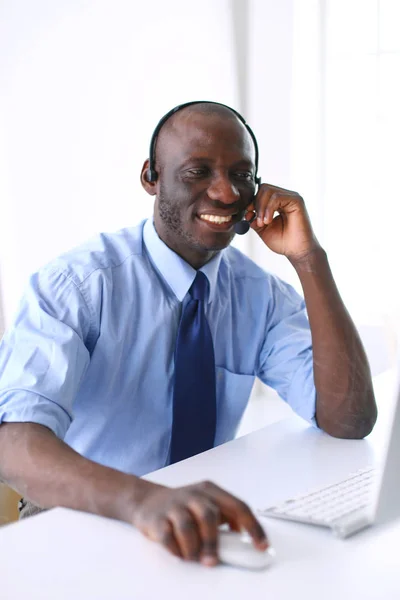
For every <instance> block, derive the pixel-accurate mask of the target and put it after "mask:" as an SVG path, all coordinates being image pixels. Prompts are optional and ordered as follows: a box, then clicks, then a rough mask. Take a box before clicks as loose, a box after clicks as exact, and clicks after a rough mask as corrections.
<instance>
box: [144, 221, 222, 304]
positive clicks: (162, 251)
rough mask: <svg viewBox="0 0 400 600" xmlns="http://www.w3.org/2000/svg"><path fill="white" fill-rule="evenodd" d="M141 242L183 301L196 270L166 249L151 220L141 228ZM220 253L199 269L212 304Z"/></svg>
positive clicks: (174, 291)
mask: <svg viewBox="0 0 400 600" xmlns="http://www.w3.org/2000/svg"><path fill="white" fill-rule="evenodd" d="M143 240H144V243H145V245H146V248H147V251H148V253H149V255H150V258H151V260H152V261H153V263H154V265H155V267H156V268H157V269H158V271H159V272H160V274H161V275H162V277H163V278H164V279H165V281H166V282H167V283H168V285H169V287H170V288H171V290H172V291H173V293H174V294H175V296H176V297H177V298H178V300H179V301H180V302H182V300H183V299H184V297H185V296H186V294H187V293H188V291H189V288H190V286H191V285H192V283H193V281H194V278H195V277H196V272H197V271H196V270H195V269H193V267H191V266H190V265H189V264H188V263H187V262H186V261H184V260H183V258H181V257H180V256H179V255H178V254H176V252H174V251H173V250H171V248H168V246H167V245H166V244H164V242H163V241H162V240H161V239H160V238H159V237H158V233H157V231H156V229H155V227H154V222H153V219H148V220H147V221H146V223H145V224H144V228H143ZM221 258H222V252H218V254H216V255H215V256H214V257H213V258H212V259H211V260H210V261H208V263H206V264H205V265H204V267H202V268H201V269H200V271H203V273H204V274H205V275H206V277H207V279H208V281H209V284H210V294H209V296H208V302H212V300H213V298H214V295H215V291H216V287H217V278H218V269H219V265H220V262H221Z"/></svg>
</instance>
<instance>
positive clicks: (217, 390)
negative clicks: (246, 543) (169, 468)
mask: <svg viewBox="0 0 400 600" xmlns="http://www.w3.org/2000/svg"><path fill="white" fill-rule="evenodd" d="M254 142H255V140H254V139H253V138H252V135H251V134H250V133H249V130H248V129H247V128H246V126H245V125H244V124H243V122H242V121H241V119H240V118H238V116H237V115H236V114H235V113H234V112H233V111H232V110H230V109H229V108H227V107H223V106H221V105H218V104H213V103H195V104H191V105H190V106H185V107H184V108H181V109H180V110H178V111H176V112H175V113H174V114H172V115H171V116H170V117H169V118H168V119H167V120H166V121H165V122H163V124H162V127H161V128H160V130H159V131H158V136H157V138H156V147H155V148H154V153H155V155H154V156H151V157H150V159H151V161H152V163H155V164H150V162H149V160H146V161H145V163H144V165H143V169H142V173H141V181H142V185H143V187H144V189H145V190H146V191H147V192H148V193H149V194H150V195H152V196H155V209H154V224H153V221H152V220H148V221H147V222H145V223H144V224H143V223H142V224H140V225H139V226H138V227H135V228H132V229H126V230H123V231H121V232H118V233H117V234H114V235H102V236H100V237H99V238H97V239H96V240H94V241H92V242H90V243H89V244H88V245H86V246H83V247H82V248H80V249H78V250H75V251H73V252H70V253H68V254H67V255H65V256H63V257H61V258H60V259H58V260H57V261H54V262H53V263H52V264H51V265H49V266H47V267H46V268H44V269H42V270H41V271H40V272H39V273H38V274H36V275H34V276H33V277H32V280H31V284H30V289H29V290H28V292H27V294H26V296H25V298H24V300H23V302H22V305H21V308H20V312H19V315H18V316H17V318H16V321H15V323H14V325H13V327H12V328H11V329H10V331H9V332H8V334H7V335H6V336H5V338H4V340H3V347H2V350H1V355H0V356H1V365H0V372H1V373H2V376H1V380H0V422H2V424H1V425H0V457H1V458H0V477H1V478H2V479H3V480H4V481H6V482H7V483H8V484H9V485H11V486H12V487H14V488H15V489H16V490H18V491H19V492H20V493H21V494H22V495H23V496H24V498H25V499H28V500H30V501H31V502H32V503H34V504H36V505H38V506H40V507H42V508H50V507H53V506H66V507H70V508H74V509H77V510H83V511H88V512H93V513H96V514H100V515H104V516H107V517H112V518H117V519H121V520H124V521H127V522H130V523H132V524H134V525H135V526H136V527H138V528H139V529H140V530H141V531H142V532H143V533H144V534H145V535H146V536H148V537H149V538H150V539H152V540H155V541H157V542H160V543H162V544H163V545H164V546H165V547H166V548H167V549H168V550H169V551H170V552H172V553H173V554H176V555H178V556H181V557H183V558H185V559H189V560H200V561H202V562H203V563H204V564H206V565H214V564H216V563H217V560H218V559H217V527H218V524H219V523H221V522H228V523H229V524H230V525H231V527H232V528H234V529H240V528H245V529H247V530H248V531H249V533H250V535H251V536H252V537H253V540H254V543H255V545H256V546H257V547H258V548H259V549H260V550H263V549H265V548H266V547H267V544H268V542H267V539H266V537H265V534H264V532H263V530H262V528H261V526H260V524H259V523H258V521H257V520H256V519H255V517H254V515H253V514H252V512H251V511H250V510H249V508H248V507H247V506H246V505H245V504H243V502H241V501H239V500H238V499H237V498H234V497H233V496H231V495H230V494H228V493H226V492H225V491H223V490H222V489H220V488H218V487H217V486H216V485H214V484H212V483H210V482H203V483H200V484H195V485H191V486H187V487H183V488H178V489H169V488H166V487H163V486H159V485H155V484H153V483H150V482H147V481H144V480H142V479H139V478H138V476H140V475H143V474H145V473H147V472H149V471H152V470H154V469H157V468H160V467H163V466H165V465H166V464H169V463H171V462H175V461H176V460H180V459H181V458H182V457H183V458H184V457H186V456H189V455H191V454H193V453H195V452H197V451H200V450H202V449H206V448H208V447H211V446H212V445H217V444H220V443H222V442H225V441H227V440H229V439H232V437H233V436H234V434H235V430H236V428H237V426H238V423H239V421H240V418H241V416H242V414H243V411H244V409H245V406H246V403H247V400H248V397H249V394H250V391H251V388H252V384H253V381H254V377H255V376H256V375H257V376H258V377H260V378H261V379H262V380H263V381H264V382H266V383H268V384H269V385H272V386H273V387H275V389H277V390H278V392H279V393H280V395H281V396H282V397H283V398H284V399H285V400H286V401H287V402H288V403H289V404H290V405H291V406H292V407H293V408H294V410H296V411H297V412H298V413H299V414H300V415H301V416H302V417H303V418H305V419H307V420H308V421H309V422H311V423H313V424H314V425H315V426H318V427H320V428H322V429H323V430H325V431H326V432H328V433H329V434H331V435H333V436H338V437H343V438H362V437H363V436H365V435H367V434H368V433H369V432H370V431H371V429H372V427H373V425H374V422H375V420H376V406H375V401H374V396H373V391H372V384H371V377H370V371H369V367H368V363H367V360H366V357H365V353H364V350H363V348H362V344H361V342H360V340H359V337H358V335H357V332H356V330H355V328H354V325H353V323H352V321H351V319H350V317H349V315H348V313H347V311H346V309H345V307H344V305H343V303H342V301H341V299H340V296H339V293H338V291H337V289H336V286H335V283H334V281H333V278H332V275H331V272H330V269H329V265H328V261H327V257H326V254H325V252H324V250H323V249H322V248H321V246H320V244H319V243H318V241H317V239H316V237H315V235H314V233H313V230H312V227H311V224H310V221H309V218H308V215H307V211H306V208H305V205H304V202H303V199H302V198H301V197H300V196H299V195H298V194H296V193H294V192H290V191H287V190H284V189H281V188H278V187H276V186H273V185H268V184H263V185H261V186H260V188H259V190H258V192H257V194H256V195H255V192H256V186H255V176H256V162H257V161H256V158H257V156H256V148H255V143H254ZM153 170H155V173H153ZM253 211H255V213H256V215H257V219H256V220H255V221H254V222H253V223H252V225H251V227H252V228H253V229H254V231H255V232H256V233H257V234H258V235H259V236H260V237H261V239H262V240H263V242H264V243H265V245H266V246H267V247H268V248H269V249H271V250H272V251H274V252H277V253H279V254H283V255H285V256H286V257H287V258H288V260H289V261H290V262H291V264H292V265H293V267H294V268H295V270H296V272H297V274H298V276H299V278H300V281H301V284H302V287H303V290H304V297H305V304H306V307H307V312H308V318H309V323H308V320H307V316H306V313H305V307H304V302H303V300H302V299H301V298H300V297H299V296H298V295H297V294H296V293H295V291H294V290H293V289H292V288H291V287H290V286H289V285H287V284H285V283H284V282H282V281H280V280H279V279H278V278H276V277H273V276H271V275H269V274H267V273H264V272H263V271H262V270H261V269H259V268H258V267H257V266H256V265H255V264H254V263H253V262H252V261H250V260H249V259H247V258H246V257H244V256H243V255H242V254H241V253H240V252H238V251H237V250H235V249H233V248H231V247H229V248H228V246H229V244H230V242H231V241H232V239H233V236H234V225H235V224H236V223H238V222H239V221H240V220H241V219H242V218H243V217H244V216H245V218H246V219H247V220H248V221H250V219H251V215H252V213H253ZM276 213H277V216H274V215H276ZM199 282H200V283H199ZM200 284H201V285H200ZM199 285H200V287H202V290H200V291H199V289H200V288H199V287H198V286H199ZM196 286H197V287H196ZM197 288H198V289H197ZM193 290H195V291H193ZM196 328H197V330H196ZM310 329H311V334H310ZM196 331H197V333H196ZM193 332H195V333H193ZM200 332H201V335H200ZM196 336H197V337H196ZM311 337H312V349H311ZM200 347H201V352H200V353H198V354H197V355H196V349H198V348H200ZM196 356H197V358H195V357H196ZM188 358H189V360H186V359H188ZM185 360H186V362H185ZM197 361H198V362H199V365H200V367H199V368H198V369H197V372H196V369H195V367H196V366H198V365H197ZM193 369H194V370H193ZM199 369H200V379H198V380H197V379H196V377H198V375H199V373H198V371H199ZM187 370H189V371H190V377H186V379H185V376H186V375H187V373H186V371H187ZM202 370H204V377H203V379H204V380H205V381H202V380H201V376H202V375H203V371H202ZM197 381H198V383H194V382H197ZM203 384H204V386H207V385H208V386H209V387H208V388H206V387H203ZM198 388H199V389H200V391H201V393H200V405H198V404H196V402H198V396H199V394H198V391H199V389H198ZM205 389H207V390H208V391H204V390H205ZM202 403H203V404H202ZM185 411H186V412H185ZM194 416H195V417H196V418H194ZM192 417H193V418H192ZM196 419H199V421H197V420H196ZM193 421H194V423H193ZM199 423H201V426H200V425H199ZM187 432H189V434H187ZM185 436H186V437H185ZM192 438H193V439H195V440H196V441H195V444H197V446H196V445H194V446H193V447H192V448H190V444H191V443H192Z"/></svg>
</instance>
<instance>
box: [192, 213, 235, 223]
mask: <svg viewBox="0 0 400 600" xmlns="http://www.w3.org/2000/svg"><path fill="white" fill-rule="evenodd" d="M200 219H203V221H210V222H211V223H229V221H232V215H229V217H220V216H219V215H200Z"/></svg>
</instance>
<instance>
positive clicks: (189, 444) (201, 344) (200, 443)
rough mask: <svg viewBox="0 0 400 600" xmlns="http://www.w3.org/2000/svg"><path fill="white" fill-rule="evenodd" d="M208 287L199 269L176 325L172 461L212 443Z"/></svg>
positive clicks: (213, 409) (212, 369)
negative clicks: (177, 325)
mask: <svg viewBox="0 0 400 600" xmlns="http://www.w3.org/2000/svg"><path fill="white" fill-rule="evenodd" d="M208 287H209V285H208V279H207V277H206V276H205V275H204V273H202V272H201V271H198V272H197V275H196V278H195V280H194V282H193V283H192V286H191V288H190V290H189V294H190V299H189V301H188V303H187V304H186V306H185V308H184V309H183V312H182V316H181V321H180V324H179V330H178V337H177V341H176V348H175V383H174V401H173V421H172V438H171V454H170V463H171V464H172V463H175V462H178V461H179V460H183V459H185V458H188V457H189V456H194V455H195V454H198V453H199V452H204V450H208V449H209V448H212V447H213V446H214V438H215V424H216V391H215V360H214V346H213V341H212V337H211V331H210V327H209V325H208V322H207V319H206V315H205V313H204V304H205V301H206V299H207V297H208Z"/></svg>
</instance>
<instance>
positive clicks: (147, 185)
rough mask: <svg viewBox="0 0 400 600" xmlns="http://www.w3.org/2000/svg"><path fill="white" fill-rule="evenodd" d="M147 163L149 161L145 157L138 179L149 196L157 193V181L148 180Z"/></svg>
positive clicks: (148, 163)
mask: <svg viewBox="0 0 400 600" xmlns="http://www.w3.org/2000/svg"><path fill="white" fill-rule="evenodd" d="M149 165H150V161H149V159H148V158H146V160H145V161H144V163H143V167H142V171H141V173H140V181H141V184H142V186H143V187H144V189H145V190H146V192H147V193H148V194H150V196H155V195H156V193H157V189H156V188H157V181H149Z"/></svg>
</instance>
